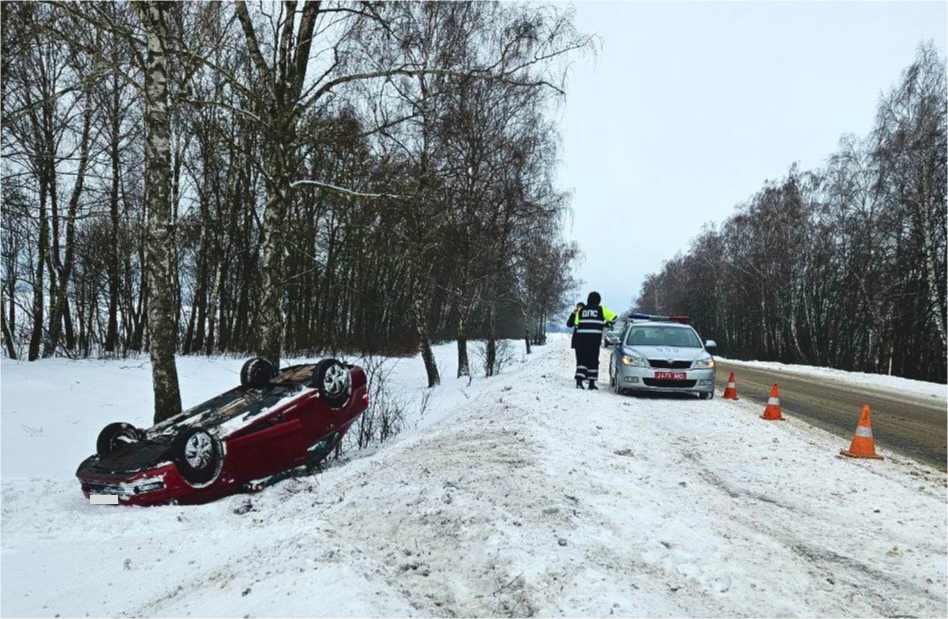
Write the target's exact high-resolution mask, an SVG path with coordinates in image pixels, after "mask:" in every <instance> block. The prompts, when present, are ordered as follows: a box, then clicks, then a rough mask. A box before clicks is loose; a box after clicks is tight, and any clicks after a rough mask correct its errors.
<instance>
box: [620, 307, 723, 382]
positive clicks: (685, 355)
mask: <svg viewBox="0 0 948 619" xmlns="http://www.w3.org/2000/svg"><path fill="white" fill-rule="evenodd" d="M686 322H687V318H685V317H677V316H674V317H668V316H652V315H647V314H635V315H633V317H632V320H631V321H630V322H629V323H628V324H627V325H626V327H625V330H624V331H623V332H622V334H621V335H620V337H619V339H618V341H617V342H616V343H615V345H614V346H613V348H612V355H611V357H610V359H609V385H610V386H611V387H612V389H613V391H615V393H618V394H624V393H626V392H629V391H635V392H643V391H650V392H654V393H695V394H698V396H699V397H701V398H702V399H705V400H710V399H711V398H713V397H714V375H715V369H714V357H713V356H712V355H711V353H710V352H708V349H710V348H714V347H715V346H716V344H715V342H714V340H708V341H707V342H704V343H702V342H701V338H700V337H698V333H697V332H696V331H695V330H694V329H693V328H692V327H691V326H690V325H688V324H685V323H686Z"/></svg>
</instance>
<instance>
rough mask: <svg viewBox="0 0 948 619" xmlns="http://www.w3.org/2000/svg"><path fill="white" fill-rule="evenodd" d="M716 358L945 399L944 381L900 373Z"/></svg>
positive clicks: (846, 383) (893, 391) (801, 374)
mask: <svg viewBox="0 0 948 619" xmlns="http://www.w3.org/2000/svg"><path fill="white" fill-rule="evenodd" d="M718 359H720V360H721V361H722V362H725V363H727V364H729V365H733V366H737V367H741V366H743V367H750V368H757V369H761V370H772V371H776V372H783V373H786V374H791V375H793V376H799V377H801V378H813V379H816V380H822V381H825V380H829V381H833V382H837V383H841V384H844V385H848V386H851V387H861V388H867V389H875V390H877V391H888V392H891V393H898V394H903V395H906V396H914V397H916V398H927V399H934V400H941V401H942V402H945V401H948V385H942V384H939V383H929V382H926V381H923V380H912V379H910V378H902V377H901V376H886V375H884V374H867V373H865V372H846V371H844V370H836V369H833V368H821V367H815V366H811V365H797V364H788V363H778V362H776V361H738V360H736V359H726V358H724V357H718Z"/></svg>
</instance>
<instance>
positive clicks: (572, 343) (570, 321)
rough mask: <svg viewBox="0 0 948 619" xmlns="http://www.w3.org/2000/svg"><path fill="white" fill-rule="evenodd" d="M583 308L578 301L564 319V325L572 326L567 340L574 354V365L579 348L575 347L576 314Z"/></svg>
mask: <svg viewBox="0 0 948 619" xmlns="http://www.w3.org/2000/svg"><path fill="white" fill-rule="evenodd" d="M582 309H583V302H582V301H580V302H579V303H577V304H576V309H574V310H573V313H572V314H570V315H569V318H567V319H566V326H567V327H573V335H572V337H571V338H570V340H569V347H570V348H572V349H573V352H574V353H575V354H576V365H579V349H578V348H576V330H577V329H578V327H577V326H576V314H578V313H579V312H580V310H582Z"/></svg>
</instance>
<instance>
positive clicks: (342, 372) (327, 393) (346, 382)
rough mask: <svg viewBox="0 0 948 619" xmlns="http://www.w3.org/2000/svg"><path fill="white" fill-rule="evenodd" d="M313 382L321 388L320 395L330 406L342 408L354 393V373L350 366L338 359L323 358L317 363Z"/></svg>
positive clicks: (314, 385)
mask: <svg viewBox="0 0 948 619" xmlns="http://www.w3.org/2000/svg"><path fill="white" fill-rule="evenodd" d="M311 384H312V386H313V387H315V388H316V389H318V390H319V397H320V398H322V400H323V402H325V403H326V404H327V405H328V406H329V408H342V407H343V406H345V405H346V404H348V402H349V397H350V396H351V395H352V375H351V374H349V368H347V367H346V366H345V365H344V364H343V363H342V362H341V361H339V360H337V359H323V360H322V361H320V362H319V363H317V364H316V369H315V370H314V371H313V380H312V383H311Z"/></svg>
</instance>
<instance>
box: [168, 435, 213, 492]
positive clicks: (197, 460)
mask: <svg viewBox="0 0 948 619" xmlns="http://www.w3.org/2000/svg"><path fill="white" fill-rule="evenodd" d="M171 457H172V459H173V460H174V463H175V465H176V466H177V467H178V472H179V473H180V474H181V477H183V478H184V480H185V481H186V482H188V483H189V484H191V485H192V486H197V485H207V484H209V483H211V482H212V481H214V479H215V478H216V477H217V474H218V473H220V472H221V466H222V465H223V463H224V449H223V446H222V445H221V440H220V439H219V438H217V437H216V436H214V435H213V434H211V433H210V432H208V431H207V430H205V429H204V428H186V429H184V430H182V431H181V432H179V433H178V435H177V436H175V437H174V441H172V443H171Z"/></svg>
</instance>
